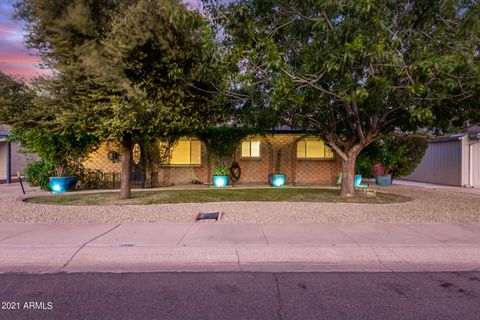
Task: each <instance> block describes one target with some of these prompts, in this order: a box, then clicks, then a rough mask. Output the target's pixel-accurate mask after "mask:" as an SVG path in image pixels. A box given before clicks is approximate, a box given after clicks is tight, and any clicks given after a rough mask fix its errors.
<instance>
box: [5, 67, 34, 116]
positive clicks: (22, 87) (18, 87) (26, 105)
mask: <svg viewBox="0 0 480 320" xmlns="http://www.w3.org/2000/svg"><path fill="white" fill-rule="evenodd" d="M32 97H33V93H32V91H31V89H30V88H29V87H28V86H27V85H26V84H25V83H24V82H23V81H22V80H15V79H13V78H12V77H10V76H9V75H7V74H5V73H3V72H2V71H0V124H9V123H12V122H13V123H16V122H19V123H24V122H25V121H26V120H27V119H25V118H23V117H22V116H23V110H26V109H30V108H31V105H32Z"/></svg>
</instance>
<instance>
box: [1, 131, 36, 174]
mask: <svg viewBox="0 0 480 320" xmlns="http://www.w3.org/2000/svg"><path fill="white" fill-rule="evenodd" d="M9 135H10V130H8V128H6V127H0V183H11V182H15V181H17V179H18V178H17V172H20V174H24V169H25V167H26V166H27V164H28V163H29V162H31V161H37V160H39V158H38V156H37V155H34V154H31V153H22V152H20V146H19V145H18V143H15V142H8V141H7V138H8V136H9Z"/></svg>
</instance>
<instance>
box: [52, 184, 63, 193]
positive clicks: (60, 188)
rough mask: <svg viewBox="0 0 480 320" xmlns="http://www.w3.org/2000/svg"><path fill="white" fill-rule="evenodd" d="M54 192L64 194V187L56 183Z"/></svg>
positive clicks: (53, 187) (53, 188)
mask: <svg viewBox="0 0 480 320" xmlns="http://www.w3.org/2000/svg"><path fill="white" fill-rule="evenodd" d="M52 192H53V193H59V192H62V186H61V185H59V184H58V183H55V184H54V185H53V186H52Z"/></svg>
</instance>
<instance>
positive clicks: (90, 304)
mask: <svg viewBox="0 0 480 320" xmlns="http://www.w3.org/2000/svg"><path fill="white" fill-rule="evenodd" d="M0 303H1V306H0V307H1V309H0V319H8V320H10V319H103V320H107V319H182V320H184V319H222V320H230V319H262V320H266V319H302V320H306V319H316V320H317V319H355V320H358V319H382V320H387V319H422V320H423V319H435V320H440V319H455V320H456V319H462V320H466V319H480V272H458V273H239V272H234V273H122V274H111V273H110V274H107V273H103V274H102V273H78V274H36V275H34V274H3V275H0ZM17 306H18V310H6V309H8V308H12V307H17Z"/></svg>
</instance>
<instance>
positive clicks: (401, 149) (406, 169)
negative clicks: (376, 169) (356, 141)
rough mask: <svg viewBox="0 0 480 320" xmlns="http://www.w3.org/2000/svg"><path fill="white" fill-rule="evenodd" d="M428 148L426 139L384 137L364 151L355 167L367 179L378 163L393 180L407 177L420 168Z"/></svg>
mask: <svg viewBox="0 0 480 320" xmlns="http://www.w3.org/2000/svg"><path fill="white" fill-rule="evenodd" d="M427 148H428V140H427V139H424V138H412V137H408V138H398V137H384V138H382V139H380V140H378V141H375V142H374V143H372V144H371V145H369V146H367V147H366V148H365V149H364V150H362V152H361V153H360V154H359V155H358V158H357V161H356V163H355V166H356V169H357V172H358V173H360V174H362V176H366V177H369V176H371V174H372V171H373V166H374V165H375V164H376V163H381V164H382V165H383V167H384V172H385V174H389V175H391V176H392V178H397V177H402V176H407V175H409V174H410V173H412V172H413V171H414V170H415V168H416V167H417V166H418V164H419V163H420V161H421V160H422V158H423V156H424V155H425V151H426V150H427Z"/></svg>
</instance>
